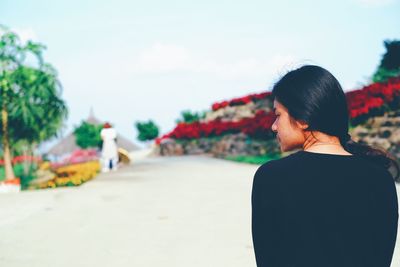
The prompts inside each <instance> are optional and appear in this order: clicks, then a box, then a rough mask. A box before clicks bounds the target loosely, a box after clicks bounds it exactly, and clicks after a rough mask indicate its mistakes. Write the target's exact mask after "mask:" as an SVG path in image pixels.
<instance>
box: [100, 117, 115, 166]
mask: <svg viewBox="0 0 400 267" xmlns="http://www.w3.org/2000/svg"><path fill="white" fill-rule="evenodd" d="M100 136H101V139H102V140H103V145H102V149H101V160H102V165H103V167H102V172H108V171H110V170H114V171H115V170H117V168H118V148H117V143H116V138H117V132H116V131H115V129H114V128H113V127H112V126H111V124H110V123H108V122H106V123H105V124H104V126H103V129H101V132H100Z"/></svg>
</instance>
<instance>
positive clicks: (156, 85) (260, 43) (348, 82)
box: [0, 0, 400, 143]
mask: <svg viewBox="0 0 400 267" xmlns="http://www.w3.org/2000/svg"><path fill="white" fill-rule="evenodd" d="M399 14H400V0H338V1H308V0H299V1H288V0H282V1H268V0H262V1H234V0H230V1H219V0H212V1H209V0H203V1H176V0H170V1H154V0H148V1H129V0H114V1H103V0H96V1H94V0H88V1H78V0H68V1H63V0H59V1H50V0H35V1H33V0H30V1H28V0H0V24H3V25H5V26H7V27H9V28H11V29H12V30H13V31H15V32H17V33H18V34H19V35H20V37H21V39H22V40H23V41H25V40H28V39H31V40H34V41H37V42H41V43H43V44H45V45H46V47H47V50H46V52H45V54H44V58H45V60H46V61H47V62H49V63H51V64H52V65H53V66H54V67H55V68H56V69H57V71H58V74H59V79H60V81H61V84H62V86H63V91H62V98H63V99H64V100H65V101H66V103H67V105H68V108H69V116H68V119H67V121H66V123H65V127H64V128H63V130H62V134H63V135H66V134H67V133H69V132H70V131H72V130H73V128H74V127H75V126H77V125H79V124H80V123H81V121H82V120H83V119H86V118H87V117H88V115H89V112H90V109H91V108H93V111H94V114H95V116H96V117H98V118H99V119H100V120H102V121H109V122H111V123H112V124H113V125H114V126H115V128H116V129H117V131H118V132H119V133H121V134H122V135H124V136H125V137H127V138H128V139H130V140H132V141H134V142H136V143H139V142H138V141H137V139H136V136H137V132H136V129H135V127H134V123H135V122H136V121H147V120H149V119H152V120H153V121H154V122H156V124H158V125H159V126H160V130H161V133H167V132H169V131H171V130H172V129H173V128H174V126H175V120H176V119H177V118H179V117H180V113H181V111H183V110H191V111H194V112H198V111H205V110H209V109H210V107H211V105H212V104H213V103H214V102H219V101H222V100H228V99H231V98H234V97H240V96H245V95H247V94H250V93H261V92H265V91H269V90H271V87H272V85H273V83H274V82H276V81H277V80H278V79H279V77H281V76H282V75H283V74H285V73H286V72H287V71H289V70H291V69H294V68H296V67H298V66H301V65H303V64H317V65H320V66H322V67H324V68H326V69H328V70H329V71H330V72H332V74H333V75H335V76H336V78H337V79H338V80H339V82H340V83H341V84H342V87H343V89H344V90H345V91H349V90H354V89H358V88H360V87H362V86H363V85H366V84H368V83H369V82H370V78H371V75H372V74H373V73H374V71H375V70H376V68H377V66H378V64H379V62H380V60H381V57H382V55H383V53H384V52H385V47H384V45H383V42H384V40H393V39H399V38H400V19H399Z"/></svg>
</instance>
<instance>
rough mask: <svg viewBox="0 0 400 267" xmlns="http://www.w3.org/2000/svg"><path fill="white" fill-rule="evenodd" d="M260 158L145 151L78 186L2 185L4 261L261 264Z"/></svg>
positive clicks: (100, 265) (11, 265) (398, 255)
mask: <svg viewBox="0 0 400 267" xmlns="http://www.w3.org/2000/svg"><path fill="white" fill-rule="evenodd" d="M256 168H257V166H254V165H247V164H238V163H233V162H229V161H224V160H218V159H212V158H207V157H203V156H188V157H179V158H176V157H170V158H142V159H139V160H136V161H135V163H134V164H133V165H132V166H129V167H125V168H121V169H120V170H119V171H118V172H114V173H107V174H101V175H100V176H98V177H97V178H96V179H94V180H93V181H90V182H88V183H85V184H84V185H82V186H80V187H76V188H60V189H48V190H39V191H32V192H22V193H20V194H1V195H0V211H1V212H0V266H7V267H17V266H18V267H25V266H29V267H39V266H40V267H46V266H51V267H52V266H57V267H63V266H73V267H80V266H88V267H91V266H93V267H106V266H112V267H119V266H138V267H142V266H143V267H147V266H162V267H188V266H190V267H196V266H199V267H200V266H201V267H208V266H210V267H214V266H215V267H217V266H218V267H227V266H229V267H236V266H237V267H247V266H249V267H255V259H254V252H253V248H252V241H251V206H250V205H251V202H250V197H251V195H250V194H251V186H252V177H253V175H254V172H255V170H256ZM399 244H400V241H399ZM396 263H397V265H396ZM392 266H393V267H394V266H400V245H399V246H397V249H396V252H395V257H394V260H393V264H392Z"/></svg>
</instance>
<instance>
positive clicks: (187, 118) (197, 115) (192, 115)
mask: <svg viewBox="0 0 400 267" xmlns="http://www.w3.org/2000/svg"><path fill="white" fill-rule="evenodd" d="M204 117H205V112H191V111H190V110H184V111H182V112H181V118H179V119H177V120H176V123H181V122H185V123H192V122H195V121H199V120H200V119H203V118H204Z"/></svg>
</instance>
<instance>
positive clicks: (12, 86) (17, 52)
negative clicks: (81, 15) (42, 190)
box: [0, 31, 67, 180]
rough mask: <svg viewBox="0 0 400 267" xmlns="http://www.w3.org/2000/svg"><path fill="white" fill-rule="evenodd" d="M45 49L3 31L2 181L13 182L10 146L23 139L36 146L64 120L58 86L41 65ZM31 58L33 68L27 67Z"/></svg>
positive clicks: (0, 77) (50, 69)
mask: <svg viewBox="0 0 400 267" xmlns="http://www.w3.org/2000/svg"><path fill="white" fill-rule="evenodd" d="M44 49H45V47H44V46H43V45H41V44H39V43H34V42H31V41H29V42H28V43H27V44H26V45H22V44H21V43H20V41H19V38H18V36H17V35H16V34H15V33H12V32H9V31H8V32H6V33H5V34H3V35H2V36H1V38H0V64H1V68H0V92H1V96H2V97H1V100H0V103H1V113H2V116H1V124H2V128H1V129H2V132H1V133H2V137H3V138H2V143H3V153H4V167H5V174H6V180H8V179H14V178H15V176H14V172H13V169H12V162H11V147H12V146H11V145H12V144H13V143H15V142H17V141H21V140H24V141H26V142H27V143H30V144H36V143H39V142H41V141H44V140H46V139H48V138H50V137H52V136H54V135H56V134H57V132H58V130H59V129H60V127H61V126H62V123H63V121H64V119H65V118H66V117H67V107H66V104H65V102H64V101H63V100H62V99H61V97H60V95H61V84H60V82H59V81H58V79H57V73H56V71H55V69H54V68H53V67H52V66H51V65H50V64H45V63H44V61H43V58H42V51H43V50H44ZM27 55H33V56H34V58H35V59H36V60H37V66H36V67H33V66H30V65H28V64H27V63H26V62H25V61H26V57H27Z"/></svg>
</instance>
